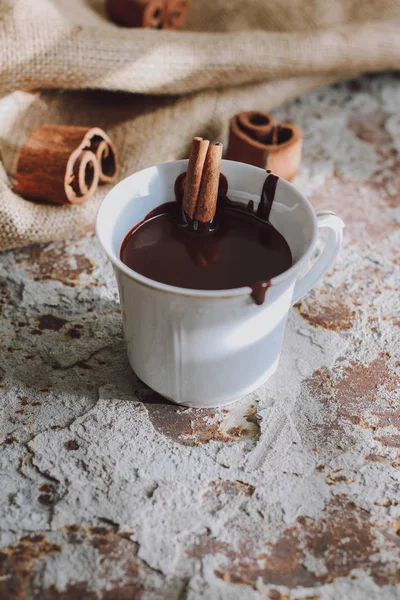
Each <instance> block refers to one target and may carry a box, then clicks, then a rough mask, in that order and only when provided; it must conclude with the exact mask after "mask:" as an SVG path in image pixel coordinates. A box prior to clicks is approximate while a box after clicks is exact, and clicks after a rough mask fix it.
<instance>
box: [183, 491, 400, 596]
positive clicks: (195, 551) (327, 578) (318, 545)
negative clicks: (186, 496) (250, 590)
mask: <svg viewBox="0 0 400 600" xmlns="http://www.w3.org/2000/svg"><path fill="white" fill-rule="evenodd" d="M369 519H370V514H369V512H368V511H366V510H364V509H362V508H361V507H359V506H357V505H356V504H355V503H354V502H351V501H348V500H347V497H346V495H337V496H335V497H334V498H333V499H332V500H331V501H330V502H329V503H328V504H327V506H326V507H325V511H324V513H323V514H322V516H321V517H320V518H319V519H318V520H310V519H308V518H307V517H305V518H304V519H302V520H298V521H297V523H296V524H295V525H293V526H291V527H289V528H287V529H286V530H284V531H283V533H282V534H281V535H280V537H279V538H278V539H277V540H276V541H273V542H272V541H271V542H270V541H267V540H266V541H265V545H264V549H263V550H262V549H256V548H255V547H254V541H253V539H252V538H250V539H249V538H248V535H249V534H248V532H245V533H244V536H243V538H242V540H241V542H239V551H238V550H237V549H235V550H234V549H233V548H231V547H230V546H229V544H227V543H226V542H222V541H220V540H218V539H216V538H212V537H210V535H209V533H207V534H204V535H203V536H201V537H200V538H199V539H198V542H197V543H196V544H195V545H194V546H192V547H191V548H190V550H189V556H191V557H195V558H204V556H206V555H209V554H212V555H213V554H217V553H221V554H222V555H224V556H225V562H226V561H228V566H227V567H224V568H223V569H222V568H219V569H217V576H218V577H220V578H221V579H224V580H225V581H227V582H229V583H234V582H235V581H236V582H237V583H240V584H245V585H250V586H254V585H255V584H256V583H257V581H258V580H262V581H263V583H264V584H266V585H268V584H269V585H271V584H272V585H283V586H287V587H289V588H297V587H299V586H303V587H316V586H320V585H323V584H327V583H331V582H332V581H333V580H335V579H336V578H340V577H347V576H348V575H349V574H350V573H351V571H353V570H354V569H361V570H363V571H365V572H367V573H369V574H370V575H371V576H372V578H373V579H374V581H375V582H376V583H377V584H378V585H395V584H396V583H399V582H400V570H399V569H397V568H396V565H395V564H394V563H393V561H391V560H390V558H387V559H386V562H384V561H383V560H381V559H380V558H379V552H380V550H383V551H385V550H386V551H389V550H390V551H392V552H396V544H394V542H393V541H392V540H391V539H390V538H389V539H388V537H387V536H386V537H385V536H384V539H385V542H384V543H383V546H382V543H380V544H379V545H378V543H377V540H376V534H377V530H375V527H374V525H373V524H372V523H371V522H370V520H369ZM229 526H235V524H233V523H232V524H229V523H227V524H225V536H226V535H227V534H229ZM235 531H236V536H237V534H238V531H239V532H240V529H239V530H238V528H237V527H236V526H235ZM380 533H383V532H382V531H381V530H380ZM308 556H312V557H314V558H315V559H318V561H321V562H322V564H323V565H324V568H323V569H321V570H320V571H319V572H314V571H313V570H311V569H309V568H306V566H305V560H306V557H308Z"/></svg>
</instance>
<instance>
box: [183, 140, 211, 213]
mask: <svg viewBox="0 0 400 600" xmlns="http://www.w3.org/2000/svg"><path fill="white" fill-rule="evenodd" d="M209 145H210V142H209V140H203V138H201V137H195V138H193V141H192V149H191V152H190V157H189V163H188V170H187V174H186V179H185V185H184V192H183V202H182V206H183V210H184V211H185V213H186V214H187V215H189V217H191V218H192V219H194V218H195V213H196V206H197V201H198V197H199V192H200V185H201V178H202V175H203V167H204V162H205V159H206V155H207V150H208V147H209Z"/></svg>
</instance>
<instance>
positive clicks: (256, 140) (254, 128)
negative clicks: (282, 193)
mask: <svg viewBox="0 0 400 600" xmlns="http://www.w3.org/2000/svg"><path fill="white" fill-rule="evenodd" d="M302 143H303V136H302V133H301V130H300V129H299V128H298V127H296V126H295V125H293V124H292V123H280V124H278V125H275V123H274V121H273V119H272V117H271V116H270V115H269V114H268V113H262V112H252V113H239V114H237V115H235V116H234V117H233V118H232V119H231V121H230V128H229V146H228V151H227V158H228V159H229V160H236V161H238V162H244V163H247V164H250V165H255V166H256V167H261V168H262V169H270V170H271V171H273V172H274V173H276V174H277V175H279V176H280V177H283V178H284V179H287V180H289V181H292V180H293V179H294V178H295V177H296V175H297V173H298V170H299V167H300V161H301V151H302Z"/></svg>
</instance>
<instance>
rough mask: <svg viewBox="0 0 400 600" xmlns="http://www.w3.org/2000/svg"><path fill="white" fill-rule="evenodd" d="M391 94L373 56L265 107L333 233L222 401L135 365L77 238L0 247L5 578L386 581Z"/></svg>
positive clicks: (57, 585) (137, 588) (390, 499)
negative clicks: (269, 361) (251, 375)
mask: <svg viewBox="0 0 400 600" xmlns="http://www.w3.org/2000/svg"><path fill="white" fill-rule="evenodd" d="M399 107H400V79H399V78H398V77H397V76H395V75H390V74H387V75H380V76H374V77H364V78H360V79H359V80H357V81H352V82H348V83H343V84H340V85H336V86H333V87H331V88H329V89H323V90H319V91H316V92H314V93H312V94H310V95H308V96H306V97H304V98H301V99H298V100H296V101H295V102H293V103H291V104H288V105H285V106H283V107H281V108H279V109H278V110H276V111H275V116H276V118H277V119H278V120H293V121H294V122H295V123H296V124H297V125H299V126H300V127H302V128H303V130H304V133H305V144H304V157H303V163H302V170H301V175H300V177H299V179H298V182H297V183H298V185H299V186H300V187H301V188H302V189H303V190H304V191H305V192H306V193H307V195H308V196H309V197H310V199H311V201H312V202H313V204H314V206H315V207H316V208H330V209H333V210H335V211H336V212H338V214H339V215H341V216H342V217H343V219H344V221H345V222H346V225H347V227H346V230H345V242H344V247H343V251H342V253H341V257H340V260H339V261H338V263H337V264H336V266H335V267H334V268H333V269H332V270H331V271H330V273H329V274H328V275H327V277H326V278H325V279H324V281H323V282H322V283H321V284H320V285H318V286H317V288H316V289H315V290H313V291H312V292H311V293H310V294H309V295H308V296H307V297H306V298H304V299H303V300H302V301H301V302H300V303H299V304H298V305H297V306H296V307H295V308H294V309H293V310H292V311H291V314H290V318H289V323H288V329H287V333H286V337H285V342H284V348H283V353H282V359H281V362H280V366H279V369H278V371H277V373H276V374H275V375H274V377H273V378H272V379H271V380H270V381H269V382H268V383H267V384H266V385H265V386H264V387H262V388H261V389H259V390H258V391H257V392H255V393H254V394H252V395H251V396H249V397H247V398H244V399H243V400H241V401H239V402H238V403H237V404H235V405H233V406H231V407H228V408H224V409H219V410H198V411H196V410H193V409H187V408H182V407H177V406H174V405H172V404H170V403H167V402H165V401H164V400H163V399H162V398H161V397H160V396H158V395H157V394H155V393H154V392H152V391H151V390H149V389H148V388H146V387H145V386H144V385H143V384H142V383H141V382H140V381H139V380H138V379H137V378H136V377H135V375H134V374H133V373H132V372H131V370H130V368H129V365H128V362H127V359H126V356H125V349H124V343H123V336H122V326H121V318H120V314H119V308H118V297H117V289H116V285H115V281H114V277H113V273H112V269H111V267H110V265H109V264H108V263H107V261H106V259H105V257H104V256H103V254H102V252H101V250H100V248H99V246H98V244H97V242H96V241H95V239H94V238H93V237H92V236H89V237H87V238H84V239H82V240H80V241H78V242H73V243H65V244H49V245H46V246H40V247H34V248H27V249H23V250H18V251H14V252H7V253H4V254H3V255H1V256H0V314H1V319H2V320H1V347H0V394H1V405H2V410H1V416H0V419H1V420H0V472H1V487H0V528H1V539H0V544H1V546H2V548H1V550H0V598H2V599H3V598H4V599H6V598H7V599H8V598H10V599H13V600H18V599H22V598H33V599H43V600H53V599H57V600H58V599H62V600H67V599H79V598H82V599H90V600H91V599H94V598H105V599H110V600H111V599H112V600H119V599H121V600H124V599H128V598H129V599H131V598H142V599H146V600H153V599H159V598H160V599H165V598H169V599H173V598H175V599H177V600H178V599H179V600H183V599H186V600H195V599H196V600H197V599H199V600H200V599H207V600H209V599H212V600H214V599H215V600H218V599H221V600H222V599H225V598H230V599H233V600H235V599H237V600H239V599H240V600H247V599H249V600H253V599H261V598H267V599H271V600H288V599H290V600H306V599H308V600H312V599H313V600H317V599H321V600H322V599H323V600H333V599H335V600H336V599H337V598H346V599H347V598H349V599H354V600H365V599H366V598H368V599H373V600H374V599H376V600H378V599H379V600H382V599H384V600H392V599H393V600H394V599H395V598H399V597H400V588H399V582H400V566H399V546H400V520H399V519H400V509H399V501H400V493H399V467H400V456H399V448H400V434H399V423H400V408H399V398H398V390H399V387H400V386H399V378H400V376H399V355H400V353H399V326H400V302H399V289H400V281H399V279H400V273H399V265H398V262H397V264H396V261H398V255H399V247H400V246H399V241H400V240H399V237H400V236H399V227H398V225H399V196H400V177H399V173H400V169H399V166H400V158H399V151H400V146H399V119H400V112H399Z"/></svg>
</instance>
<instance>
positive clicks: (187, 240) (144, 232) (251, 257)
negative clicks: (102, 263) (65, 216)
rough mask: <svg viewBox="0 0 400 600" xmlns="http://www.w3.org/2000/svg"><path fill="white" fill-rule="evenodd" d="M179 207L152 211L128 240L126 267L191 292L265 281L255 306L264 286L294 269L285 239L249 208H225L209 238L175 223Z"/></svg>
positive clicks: (124, 251)
mask: <svg viewBox="0 0 400 600" xmlns="http://www.w3.org/2000/svg"><path fill="white" fill-rule="evenodd" d="M177 207H178V205H177V203H175V202H172V203H167V204H164V205H162V206H161V207H158V208H157V213H158V214H154V211H153V213H152V214H151V216H150V215H149V218H148V219H145V220H144V221H143V222H142V223H141V224H139V226H138V227H136V228H135V229H134V230H133V231H132V232H131V233H130V234H129V235H128V236H127V237H126V239H125V241H124V243H123V246H122V249H121V260H122V261H123V262H124V263H125V264H126V265H127V266H128V267H130V268H131V269H133V270H134V271H136V272H137V273H140V274H141V275H145V276H146V277H149V278H150V279H153V280H155V281H159V282H161V283H166V284H168V285H174V286H178V287H183V288H188V289H199V290H225V289H232V288H240V287H244V286H248V285H252V284H254V282H261V283H260V284H259V285H260V286H261V291H260V292H258V293H257V292H256V291H253V294H254V299H255V301H256V302H257V300H256V297H257V299H258V300H260V299H261V296H262V292H263V291H264V288H265V289H266V287H265V286H264V284H263V282H265V280H269V279H271V277H275V276H276V275H279V274H280V273H282V272H283V271H286V270H287V269H288V268H289V267H290V266H291V264H292V257H291V254H290V249H289V246H288V244H287V242H286V241H285V239H284V238H283V236H282V235H281V234H280V233H278V231H276V229H274V228H273V227H272V225H271V224H270V223H267V222H265V221H263V220H262V219H259V218H258V217H257V216H254V215H252V214H250V213H248V212H246V207H245V210H244V211H243V210H239V209H237V208H235V207H230V206H225V207H222V209H221V210H220V211H219V212H218V215H217V227H216V229H215V231H214V232H211V233H209V234H208V235H205V236H198V235H197V234H196V233H193V232H192V231H191V230H190V229H189V228H187V227H185V226H180V225H178V224H177V220H178V219H181V217H180V215H179V212H177ZM180 222H181V221H180ZM264 295H265V292H264ZM257 303H259V302H257ZM260 303H262V302H260Z"/></svg>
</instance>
